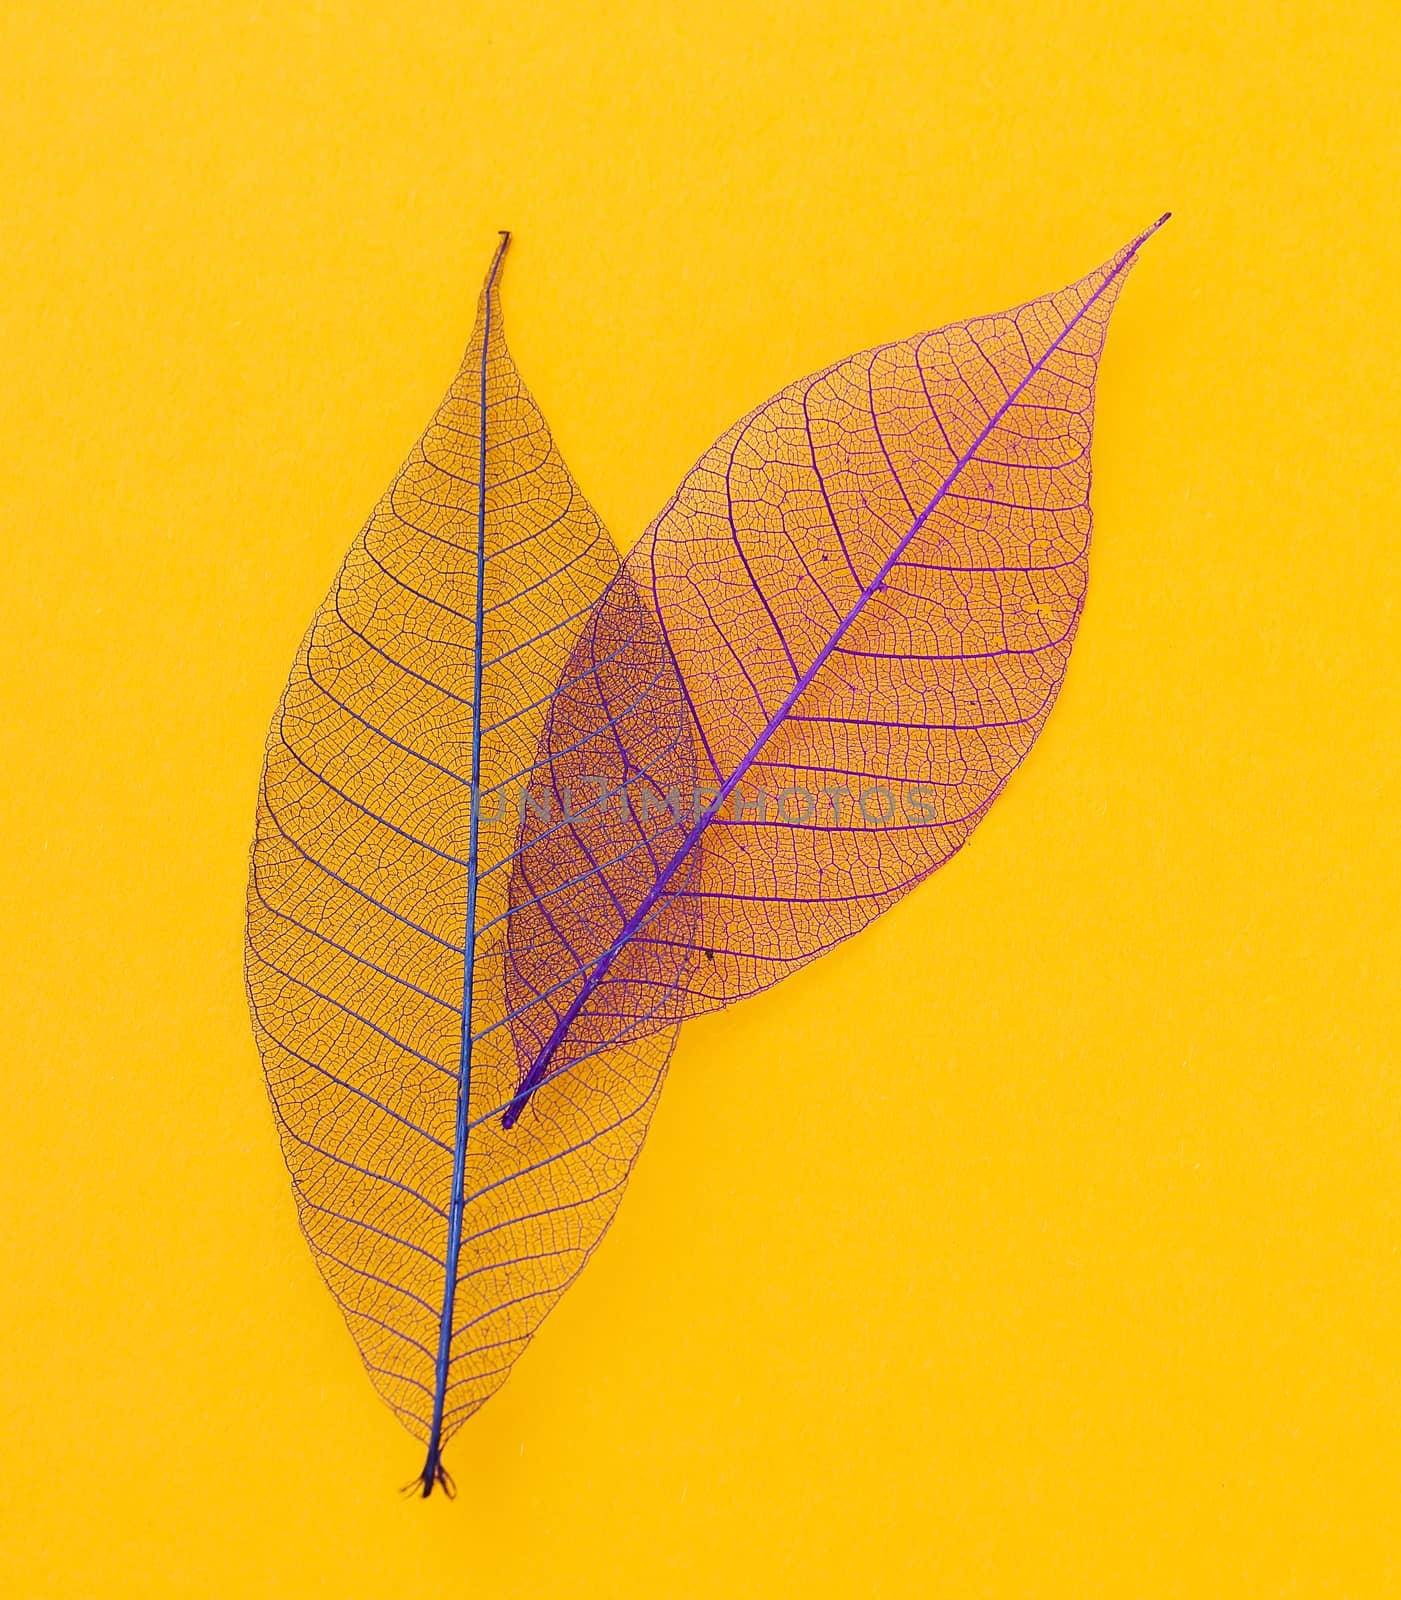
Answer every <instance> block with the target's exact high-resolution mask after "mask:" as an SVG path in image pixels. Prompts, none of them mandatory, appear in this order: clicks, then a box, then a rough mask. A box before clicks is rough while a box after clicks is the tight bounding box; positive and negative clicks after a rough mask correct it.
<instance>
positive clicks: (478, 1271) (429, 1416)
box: [247, 242, 694, 1494]
mask: <svg viewBox="0 0 1401 1600" xmlns="http://www.w3.org/2000/svg"><path fill="white" fill-rule="evenodd" d="M504 249H505V244H504V242H503V244H502V251H504ZM500 265H501V255H500V253H498V256H497V258H496V261H495V262H494V263H493V266H492V270H491V274H490V276H489V278H488V281H487V285H486V287H485V288H484V290H483V292H482V297H481V303H480V306H479V310H478V315H477V323H476V328H475V331H474V333H473V336H472V341H471V344H470V346H469V348H468V351H467V354H466V357H465V359H464V361H463V363H462V367H461V370H460V372H459V373H458V376H457V379H456V381H455V382H454V383H453V385H452V387H451V389H450V390H449V392H448V394H447V396H446V398H445V399H444V401H443V403H442V405H441V406H440V408H439V409H438V412H437V414H436V415H435V417H434V418H433V421H432V423H431V424H430V426H429V428H428V430H427V431H426V433H425V434H424V436H423V438H422V440H421V441H420V442H419V444H418V445H417V446H416V447H415V448H414V450H413V452H412V453H411V454H410V456H409V458H408V460H407V461H406V463H405V464H404V467H403V469H402V470H401V472H400V473H399V475H398V477H397V478H396V479H395V481H394V483H393V484H392V485H391V487H390V489H389V491H388V492H387V494H386V495H385V497H384V499H383V500H382V501H381V503H380V505H379V507H378V508H377V509H376V511H375V512H374V514H373V516H372V517H371V518H370V520H369V522H368V524H367V526H366V527H365V529H364V531H363V532H362V534H361V535H360V537H359V538H358V539H357V541H356V542H355V544H354V546H353V547H352V548H351V550H350V553H349V554H348V555H347V557H346V559H345V563H344V565H343V566H342V568H341V571H340V573H339V575H338V576H337V578H336V581H335V583H334V584H333V586H332V588H331V592H330V594H329V595H328V596H327V598H326V601H325V603H324V604H323V605H322V607H321V608H320V610H319V611H318V612H317V614H316V617H315V619H314V621H313V622H312V625H311V628H310V630H309V631H308V633H307V635H306V638H305V639H304V641H303V643H302V646H301V649H300V651H299V652H298V656H297V660H296V663H295V666H294V668H293V671H292V675H291V679H290V681H289V683H288V685H287V689H286V692H285V693H284V695H283V698H282V702H281V704H280V706H279V708H278V711H277V715H276V717H275V719H274V722H273V727H272V731H271V734H270V737H269V741H268V748H267V760H266V767H265V770H264V773H263V780H262V787H261V793H260V797H259V803H258V816H257V832H256V838H255V841H254V846H253V856H252V866H251V876H250V883H249V896H248V935H247V977H248V990H249V997H250V1004H251V1008H252V1012H253V1019H254V1028H255V1032H256V1035H257V1039H258V1043H259V1046H260V1048H261V1050H262V1054H263V1060H264V1066H265V1069H266V1074H267V1082H268V1089H269V1093H270V1096H271V1099H272V1104H273V1109H274V1112H275V1114H276V1117H277V1120H278V1125H279V1129H280V1133H281V1138H282V1145H283V1150H284V1153H285V1155H286V1159H287V1164H288V1167H289V1169H290V1171H291V1174H292V1180H293V1185H294V1189H295V1193H296V1199H297V1204H298V1207H299V1211H300V1216H301V1221H302V1225H303V1228H304V1230H305V1232H306V1236H307V1239H308V1241H309V1242H310V1245H311V1248H312V1250H313V1253H314V1255H315V1259H316V1262H317V1265H318V1266H319V1268H320V1270H321V1272H322V1275H323V1277H324V1278H325V1280H326V1282H327V1284H328V1286H329V1287H330V1289H331V1291H332V1292H333V1294H334V1295H335V1296H336V1298H337V1300H338V1301H339V1303H340V1305H341V1308H342V1310H343V1312H344V1314H345V1317H346V1321H347V1323H348V1325H349V1327H350V1330H351V1333H352V1334H353V1336H354V1338H355V1340H356V1343H357V1344H358V1346H359V1348H360V1352H361V1355H362V1357H363V1359H364V1362H365V1366H366V1368H367V1369H368V1371H369V1374H370V1377H371V1379H372V1380H373V1382H374V1384H375V1387H376V1388H377V1389H378V1390H379V1392H380V1394H381V1395H382V1396H383V1398H384V1399H385V1400H386V1401H387V1402H388V1404H389V1405H390V1406H391V1407H392V1408H393V1409H394V1411H395V1412H396V1414H397V1415H398V1416H399V1417H400V1419H401V1420H402V1421H403V1423H404V1425H405V1426H406V1427H407V1428H408V1429H409V1430H410V1431H411V1432H412V1433H413V1434H414V1435H415V1436H416V1437H418V1438H419V1439H421V1440H422V1441H424V1443H425V1444H426V1446H427V1461H426V1465H425V1467H424V1471H423V1477H422V1487H423V1492H424V1493H425V1494H427V1493H428V1492H430V1490H431V1489H432V1487H433V1486H434V1484H435V1483H443V1484H446V1482H447V1480H446V1475H445V1474H444V1472H443V1469H442V1465H441V1448H442V1445H443V1442H444V1441H445V1440H446V1439H447V1438H448V1437H449V1436H450V1435H451V1434H452V1433H453V1431H454V1430H455V1429H456V1428H457V1427H458V1426H460V1425H461V1423H462V1422H463V1421H464V1420H465V1419H466V1418H467V1417H468V1416H469V1415H470V1414H471V1413H472V1411H474V1410H475V1409H476V1408H477V1407H478V1406H480V1405H481V1403H482V1402H483V1401H484V1400H485V1399H486V1398H487V1396H489V1395H490V1394H491V1393H492V1391H493V1390H494V1389H495V1388H496V1387H497V1386H498V1385H499V1384H500V1383H501V1382H502V1380H503V1379H504V1377H505V1375H506V1373H507V1372H508V1370H509V1368H510V1366H511V1364H512V1362H513V1361H514V1360H515V1358H516V1357H517V1356H518V1355H519V1354H520V1352H521V1350H522V1349H523V1348H524V1345H525V1343H526V1341H527V1340H528V1339H529V1338H530V1336H531V1334H532V1332H533V1331H534V1329H535V1328H536V1327H537V1325H538V1324H539V1322H540V1320H541V1319H542V1317H543V1316H544V1315H545V1313H546V1312H547V1311H548V1310H549V1308H550V1307H551V1306H552V1305H553V1304H554V1302H555V1300H556V1299H557V1298H558V1296H559V1295H560V1293H561V1292H562V1291H563V1289H564V1288H565V1287H566V1286H567V1284H568V1283H569V1282H570V1280H571V1279H572V1278H573V1276H574V1275H575V1274H576V1273H577V1271H578V1270H579V1268H580V1267H581V1266H582V1264H583V1262H584V1260H585V1259H586V1257H587V1256H588V1254H589V1252H590V1250H591V1249H592V1248H593V1246H594V1245H595V1243H596V1242H597V1241H598V1239H599V1237H600V1236H601V1234H602V1232H603V1230H604V1229H605V1228H606V1227H607V1225H608V1223H609V1221H610V1219H611V1217H612V1215H613V1212H614V1209H615V1208H616V1206H617V1204H618V1201H619V1199H620V1197H621V1193H622V1189H623V1185H624V1183H625V1182H626V1179H627V1175H628V1171H629V1168H630V1166H631V1163H632V1160H633V1158H634V1156H635V1154H636V1152H637V1149H638V1147H639V1144H640V1142H641V1140H642V1137H643V1134H644V1132H645V1130H646V1126H647V1122H648V1120H649V1118H650V1115H651V1112H652V1108H653V1106H654V1104H655V1101H656V1096H657V1093H658V1091H659V1089H660V1085H661V1081H662V1076H663V1072H664V1069H665V1065H666V1061H667V1057H668V1055H669V1053H670V1049H671V1045H672V1042H673V1039H674V1036H675V1028H674V1026H668V1022H669V1021H670V1012H669V1010H668V1009H667V1004H666V1003H664V1002H661V1001H659V1002H658V1003H657V1004H656V1005H655V1006H654V1009H653V1012H652V1014H651V1015H650V1016H649V1017H648V1018H647V1019H646V1022H645V1024H644V1025H643V1026H640V1027H634V1028H632V1029H631V1030H629V1031H628V1033H627V1040H631V1041H632V1042H626V1041H625V1042H623V1043H621V1044H616V1043H615V1040H614V1038H613V1037H612V1036H611V1035H610V1037H608V1038H604V1037H602V1036H598V1035H597V1034H595V1036H594V1037H591V1038H590V1039H588V1040H586V1041H585V1043H584V1044H583V1045H582V1046H581V1047H579V1048H575V1049H573V1050H571V1051H570V1052H569V1053H568V1056H567V1060H565V1061H564V1062H563V1063H562V1064H563V1065H565V1066H566V1067H567V1070H565V1071H563V1072H560V1073H559V1074H558V1075H557V1076H556V1077H555V1078H554V1079H553V1080H552V1081H551V1082H550V1083H549V1084H548V1085H546V1087H545V1088H544V1089H543V1090H542V1091H541V1093H540V1094H539V1096H538V1097H537V1099H536V1101H535V1103H534V1106H533V1113H534V1114H533V1115H532V1117H531V1119H530V1122H529V1125H528V1126H526V1127H520V1128H517V1129H515V1130H514V1131H512V1132H509V1133H508V1132H506V1131H505V1130H503V1129H502V1127H501V1125H500V1119H499V1113H500V1112H501V1111H502V1110H503V1109H504V1108H505V1107H506V1106H507V1105H508V1103H509V1102H510V1100H511V1097H512V1094H513V1092H514V1091H515V1089H516V1088H517V1086H518V1082H519V1076H520V1067H519V1064H518V1061H517V1058H516V1044H515V1041H514V1039H513V1036H512V1033H511V1030H510V1027H509V1026H508V1022H509V1020H510V1019H509V1015H508V1012H509V1006H510V1003H511V1002H510V1000H509V999H508V995H507V984H508V974H507V966H508V957H509V958H510V959H512V960H513V961H514V962H516V963H519V964H521V965H522V966H524V967H525V968H527V969H528V968H529V967H530V965H531V963H532V962H533V961H535V960H536V957H535V955H534V953H533V950H532V932H531V930H529V929H527V927H526V921H525V918H524V917H522V918H521V919H519V920H518V923H517V926H516V928H515V930H514V932H513V933H512V935H511V940H510V942H509V944H508V938H507V906H508V894H509V891H510V885H511V882H512V875H513V873H514V874H515V875H516V876H517V878H518V880H519V882H521V883H523V884H528V883H529V882H530V880H531V875H532V872H533V871H539V872H548V871H549V867H550V859H549V858H550V852H551V851H552V850H553V849H554V844H553V840H554V839H555V838H556V837H557V836H556V835H554V834H553V833H552V832H551V831H550V829H549V828H548V827H545V828H540V829H538V830H537V831H536V832H534V833H532V834H530V835H529V837H525V838H522V837H521V835H520V816H521V813H522V811H523V810H528V806H529V791H530V785H531V783H532V778H533V773H532V765H533V763H534V761H535V758H536V753H537V749H538V747H539V743H540V738H541V732H542V729H543V728H544V726H545V722H546V717H547V714H549V715H550V716H551V718H552V726H554V727H555V728H556V729H559V728H560V727H561V725H562V724H561V715H560V712H559V711H558V709H556V710H555V711H554V712H551V704H552V696H556V695H557V698H555V699H554V701H553V704H554V705H555V707H556V708H558V707H562V706H565V705H571V704H572V705H573V706H574V707H575V709H576V712H577V713H578V715H576V719H575V724H574V727H573V729H572V731H571V737H578V738H579V739H581V740H582V741H583V745H582V748H583V750H584V752H585V754H586V755H588V756H589V757H590V758H592V757H593V756H594V755H595V754H600V753H601V757H602V756H606V755H607V754H608V752H609V751H610V750H613V751H616V750H617V749H620V748H626V749H630V750H632V751H633V752H634V758H633V763H632V765H631V766H630V767H629V774H630V776H634V777H635V776H636V775H637V774H638V773H639V772H643V773H650V774H652V775H653V776H654V777H655V780H656V782H657V783H658V784H659V785H660V787H661V788H662V790H663V791H664V790H665V789H667V788H668V787H670V786H672V785H673V784H674V783H675V782H677V781H680V780H681V779H683V778H684V777H685V775H686V774H688V773H690V772H691V771H692V770H693V766H694V754H693V748H692V744H691V741H690V739H689V737H687V738H684V739H682V738H673V739H672V740H671V743H670V745H668V743H667V741H666V740H665V739H660V740H659V739H658V738H657V737H656V736H655V732H654V730H655V729H656V728H658V727H661V726H664V725H665V726H669V727H670V728H672V730H673V732H677V731H679V729H680V727H681V723H680V721H679V718H680V715H681V710H680V707H681V697H680V693H679V688H678V686H677V682H676V678H675V674H674V670H673V669H672V666H671V663H670V658H669V656H668V655H667V653H666V651H665V647H664V643H663V641H662V639H661V637H660V634H659V633H658V631H657V628H656V626H655V623H654V621H653V620H652V618H651V613H650V612H649V611H648V610H647V609H646V608H645V607H644V606H643V605H642V604H640V603H639V600H638V596H637V594H636V591H635V590H633V589H632V588H631V585H630V582H629V580H628V579H627V578H626V577H625V576H622V577H620V574H619V568H618V558H617V555H616V552H615V550H614V548H613V545H612V543H611V541H610V540H609V538H608V535H607V533H606V532H605V530H604V529H603V528H602V526H601V525H600V524H599V521H598V519H597V518H596V517H595V515H594V514H593V512H592V510H591V509H590V508H589V506H588V504H587V503H586V502H585V500H584V499H583V496H582V495H581V494H580V492H579V490H578V488H577V486H576V485H575V483H574V481H573V480H572V478H571V477H570V476H569V474H568V472H567V471H566V470H565V467H564V465H563V463H562V461H561V460H560V457H559V453H558V451H557V450H556V449H555V446H554V443H553V441H552V439H551V437H550V434H549V431H548V430H547V428H546V427H545V424H544V421H543V419H542V418H541V416H540V413H539V411H538V410H537V409H536V407H535V405H534V404H533V402H532V401H531V399H530V397H529V395H528V394H527V393H526V391H525V390H524V388H523V387H522V385H521V382H520V379H519V377H518V375H517V373H516V369H515V366H514V364H513V363H512V361H511V358H510V356H509V354H508V352H507V349H506V346H505V343H504V340H503V338H502V333H501V309H500V299H499V291H498V277H499V269H500ZM610 586H611V587H610ZM605 592H607V593H609V594H610V595H611V597H612V599H611V600H610V606H611V610H610V613H609V615H610V617H611V619H612V622H611V625H610V626H609V628H608V629H607V636H606V639H605V638H603V637H602V636H601V635H600V628H599V622H598V620H597V614H596V613H594V614H593V616H592V619H591V613H593V608H594V607H595V606H596V604H597V602H598V601H599V599H600V596H601V595H603V594H604V593H605ZM629 593H631V603H630V605H629V604H625V598H626V596H627V595H628V594H629ZM586 622H588V624H589V626H588V629H587V632H586V631H585V624H586ZM596 650H597V651H601V652H603V655H600V656H598V657H597V658H596V657H595V656H594V655H593V654H591V652H594V651H596ZM604 655H606V659H604ZM596 684H602V685H604V686H605V692H600V690H599V688H598V687H596V686H595V685H596ZM580 716H582V717H583V718H584V721H583V722H581V721H580V720H579V717H580ZM589 717H592V718H593V719H594V720H593V721H591V722H589V721H588V718H589ZM586 723H587V726H586V725H585V724H586ZM638 730H644V731H643V732H642V733H639V731H638ZM561 759H563V757H561ZM588 764H589V763H588V762H586V763H585V765H588ZM474 795H476V796H478V797H479V804H477V805H475V806H474V804H473V796H474ZM576 805H577V806H578V807H579V808H580V809H581V810H583V813H584V814H583V816H582V818H580V819H577V820H575V821H573V822H571V823H568V824H565V825H566V826H569V827H572V828H574V829H575V830H576V833H577V836H578V837H579V838H580V839H581V840H582V839H590V838H595V837H596V836H597V835H598V833H599V832H600V830H598V829H596V827H595V824H594V822H593V821H592V820H591V819H590V817H589V815H588V812H587V805H588V799H587V791H586V792H585V794H584V795H583V796H581V797H580V798H579V800H578V801H577V802H576ZM529 814H530V815H531V816H532V819H533V820H535V821H538V818H535V814H534V812H530V813H529ZM611 825H612V824H611V822H605V823H604V824H603V827H602V830H601V832H602V833H606V832H607V830H608V828H609V827H610V826H611ZM591 829H592V830H594V832H590V831H589V830H591ZM573 836H575V835H571V837H573ZM536 849H538V850H539V851H540V852H541V855H542V863H541V867H540V868H539V869H536V868H535V867H534V866H533V857H532V852H533V851H534V850H536ZM555 886H556V889H557V890H558V883H557V880H556V882H555ZM649 886H650V880H649ZM557 898H558V896H557ZM637 898H639V896H638V895H637V894H634V897H633V902H634V903H633V905H630V904H629V903H628V901H627V900H626V899H624V900H623V901H621V902H620V907H619V911H618V913H617V914H618V915H619V916H620V917H621V922H625V921H626V920H627V916H628V914H629V913H630V911H631V909H633V908H634V905H635V901H636V899H637ZM621 922H620V924H619V925H621ZM536 931H537V932H538V930H536ZM553 931H554V933H555V934H558V935H560V936H561V937H556V938H554V940H553V942H552V943H551V946H550V958H551V961H552V963H553V969H552V970H553V971H554V973H555V975H556V980H557V981H560V982H563V983H565V984H566V985H567V984H568V983H569V982H570V978H571V975H570V973H569V969H568V961H569V958H568V957H563V956H562V951H563V950H565V949H566V948H576V946H577V954H576V956H575V957H574V958H573V959H574V960H575V961H576V963H578V962H582V961H586V960H592V959H593V958H594V957H596V955H597V953H598V952H597V949H596V948H594V947H593V946H591V945H589V944H588V942H587V939H584V940H583V941H576V943H575V944H568V943H564V942H561V938H562V937H563V938H567V937H568V929H567V928H562V927H561V926H560V925H559V924H558V923H556V924H555V927H554V930H553ZM610 937H611V935H610ZM607 942H608V939H607V938H605V939H604V944H606V943H607ZM581 980H582V972H580V973H579V974H576V975H575V977H574V981H575V982H576V983H577V982H578V981H581ZM663 993H664V994H666V993H669V991H667V990H664V991H663ZM673 1009H674V1006H673ZM530 1022H531V1013H530V1011H529V1010H528V1009H527V1010H526V1012H525V1013H524V1014H523V1016H522V1018H521V1019H519V1023H520V1025H521V1026H524V1027H527V1028H528V1027H529V1025H530ZM614 1032H615V1033H617V1030H614ZM618 1037H622V1035H621V1034H618Z"/></svg>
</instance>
